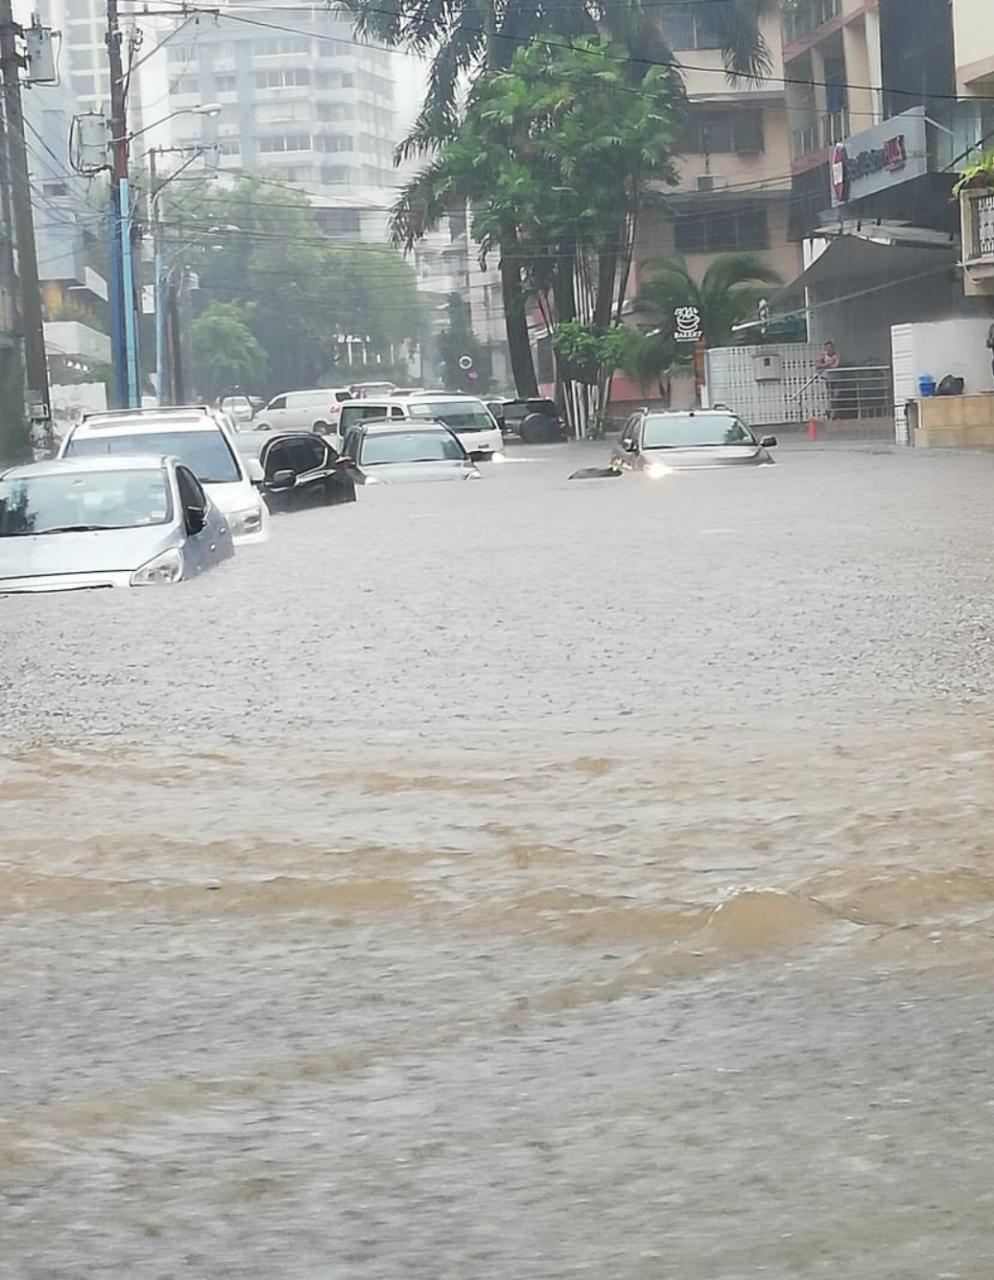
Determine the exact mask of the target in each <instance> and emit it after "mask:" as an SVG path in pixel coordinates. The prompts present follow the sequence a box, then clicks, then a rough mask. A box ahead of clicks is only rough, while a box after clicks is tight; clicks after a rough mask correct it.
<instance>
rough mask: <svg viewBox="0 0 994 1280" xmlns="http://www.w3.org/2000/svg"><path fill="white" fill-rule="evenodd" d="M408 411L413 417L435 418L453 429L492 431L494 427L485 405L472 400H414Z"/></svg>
mask: <svg viewBox="0 0 994 1280" xmlns="http://www.w3.org/2000/svg"><path fill="white" fill-rule="evenodd" d="M408 412H409V413H410V415H411V417H412V418H435V419H437V421H439V422H444V423H445V425H446V426H447V427H451V428H452V430H453V431H492V430H493V427H494V423H493V419H492V418H491V417H490V414H489V413H488V412H487V410H486V408H485V406H484V405H482V404H474V403H473V401H472V400H432V401H431V403H430V404H419V403H418V402H417V401H412V402H411V404H410V405H409V406H408Z"/></svg>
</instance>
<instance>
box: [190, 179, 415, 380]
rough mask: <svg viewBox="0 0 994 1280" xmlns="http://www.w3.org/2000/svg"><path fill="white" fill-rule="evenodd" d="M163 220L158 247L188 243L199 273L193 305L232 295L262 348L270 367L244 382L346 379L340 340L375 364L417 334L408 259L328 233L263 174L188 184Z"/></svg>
mask: <svg viewBox="0 0 994 1280" xmlns="http://www.w3.org/2000/svg"><path fill="white" fill-rule="evenodd" d="M166 227H167V231H168V236H169V239H168V242H167V253H169V254H171V255H172V256H173V257H178V253H179V250H180V247H181V246H182V245H183V244H184V243H187V244H189V245H190V248H189V249H188V250H186V252H185V255H184V260H185V261H187V262H188V263H189V264H190V265H191V266H193V267H195V269H196V271H197V273H198V276H199V278H200V290H199V293H198V294H197V295H196V296H197V298H198V299H199V300H200V301H201V303H202V305H204V306H207V305H209V304H210V303H211V302H221V303H237V304H238V307H239V309H240V317H241V319H242V321H243V322H244V324H245V325H246V326H247V327H248V328H249V329H250V330H251V332H252V334H253V335H254V336H255V338H256V340H257V341H258V342H259V344H260V346H261V347H262V349H263V351H264V353H265V357H266V363H267V365H268V370H269V373H268V377H267V378H265V380H264V381H256V382H254V383H253V384H252V389H253V390H258V391H260V392H265V391H269V392H272V393H275V392H277V391H284V390H287V389H288V388H292V387H308V386H319V385H322V384H325V383H330V382H334V381H335V380H338V379H349V375H350V372H351V371H350V370H349V368H348V365H347V352H348V350H349V348H348V347H347V346H346V339H351V340H352V347H351V349H352V351H353V353H354V356H355V358H356V359H359V360H362V361H363V362H364V363H366V364H367V365H382V364H394V363H396V362H397V361H398V360H400V358H401V357H402V355H403V352H404V346H405V344H406V343H409V342H413V341H416V340H417V338H418V336H419V331H420V327H421V323H422V309H421V304H420V299H419V296H418V292H417V285H416V278H415V275H414V272H413V270H412V269H411V266H410V265H409V264H408V263H406V262H405V261H404V259H403V257H402V256H401V255H400V254H399V253H397V252H396V250H394V249H391V248H390V247H389V246H386V245H382V246H381V245H369V244H343V243H340V242H338V241H332V240H330V239H329V238H328V236H326V235H325V234H324V232H323V231H322V229H321V226H320V224H319V223H318V221H317V218H316V216H315V213H314V210H313V208H312V207H311V205H310V204H309V202H308V201H307V199H306V197H304V196H303V195H301V194H300V193H298V192H295V191H292V190H290V189H288V188H285V187H283V186H281V185H279V184H277V185H276V186H275V187H274V186H273V185H272V184H271V183H269V182H268V181H267V180H265V179H263V178H256V179H246V180H243V181H241V182H239V183H238V184H237V185H236V186H235V187H234V188H232V189H231V190H216V189H214V188H212V187H210V186H209V185H208V184H193V183H191V184H190V186H189V188H188V189H185V190H183V191H181V192H180V193H179V195H178V196H177V197H175V198H174V202H173V203H172V204H171V205H170V208H169V216H168V218H167V220H166ZM173 246H175V248H174V247H173Z"/></svg>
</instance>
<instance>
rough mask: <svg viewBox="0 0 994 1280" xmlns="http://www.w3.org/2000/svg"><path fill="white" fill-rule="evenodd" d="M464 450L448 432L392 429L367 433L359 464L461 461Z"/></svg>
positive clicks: (370, 465)
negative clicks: (374, 433)
mask: <svg viewBox="0 0 994 1280" xmlns="http://www.w3.org/2000/svg"><path fill="white" fill-rule="evenodd" d="M464 456H465V455H464V453H463V450H462V447H461V445H460V444H459V441H458V440H454V439H453V438H452V436H450V435H449V433H448V432H447V431H397V432H393V431H389V432H384V433H382V434H380V433H378V434H376V435H372V436H367V437H366V439H365V440H364V441H363V443H362V456H361V458H360V460H359V465H360V466H362V467H375V466H379V465H380V464H381V463H384V462H460V461H462V459H463V457H464Z"/></svg>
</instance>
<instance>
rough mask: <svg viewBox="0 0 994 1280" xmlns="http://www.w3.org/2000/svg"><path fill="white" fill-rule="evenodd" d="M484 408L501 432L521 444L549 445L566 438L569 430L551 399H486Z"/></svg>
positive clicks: (540, 397)
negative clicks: (495, 421)
mask: <svg viewBox="0 0 994 1280" xmlns="http://www.w3.org/2000/svg"><path fill="white" fill-rule="evenodd" d="M487 408H488V409H489V410H490V411H491V413H492V414H493V415H494V417H495V418H496V419H497V422H498V423H499V425H500V427H501V430H502V431H505V432H511V431H513V432H514V433H515V434H516V435H519V436H520V437H521V439H522V440H523V441H524V443H525V444H553V443H555V442H556V441H558V440H566V439H568V438H569V428H568V427H567V425H566V423H565V421H564V420H563V417H562V415H561V414H560V412H559V410H558V409H557V408H556V402H555V401H554V400H549V399H546V398H544V397H542V396H538V397H535V398H533V399H529V400H488V401H487Z"/></svg>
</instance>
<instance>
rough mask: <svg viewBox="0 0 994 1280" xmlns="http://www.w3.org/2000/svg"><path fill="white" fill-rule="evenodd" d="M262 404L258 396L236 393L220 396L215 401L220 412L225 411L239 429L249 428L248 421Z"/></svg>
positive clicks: (263, 402)
mask: <svg viewBox="0 0 994 1280" xmlns="http://www.w3.org/2000/svg"><path fill="white" fill-rule="evenodd" d="M264 404H265V401H263V400H260V399H259V398H258V396H245V395H241V394H236V395H231V396H222V397H221V399H220V400H219V401H218V402H217V407H218V408H219V409H220V410H221V412H222V413H226V414H227V415H228V417H229V418H231V419H233V420H234V422H235V423H236V424H237V426H238V428H239V430H244V429H248V430H251V427H250V426H249V423H250V422H251V421H252V419H253V418H254V417H255V415H256V412H257V411H258V410H259V409H261V408H262V407H263V405H264Z"/></svg>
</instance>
